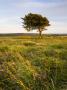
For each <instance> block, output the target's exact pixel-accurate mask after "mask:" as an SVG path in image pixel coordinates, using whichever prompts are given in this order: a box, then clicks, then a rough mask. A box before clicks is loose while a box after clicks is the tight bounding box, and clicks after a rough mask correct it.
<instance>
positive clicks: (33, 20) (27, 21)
mask: <svg viewBox="0 0 67 90" xmlns="http://www.w3.org/2000/svg"><path fill="white" fill-rule="evenodd" d="M21 19H22V20H23V26H24V28H26V30H27V31H30V30H35V29H38V31H39V34H40V36H41V34H42V31H43V30H45V29H46V28H45V27H47V26H49V25H50V24H49V21H48V19H47V18H46V17H43V16H42V15H40V14H32V13H29V14H28V15H25V17H24V18H21Z"/></svg>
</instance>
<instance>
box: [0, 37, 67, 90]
mask: <svg viewBox="0 0 67 90" xmlns="http://www.w3.org/2000/svg"><path fill="white" fill-rule="evenodd" d="M0 90H67V36H43V38H42V39H39V38H38V37H37V36H0Z"/></svg>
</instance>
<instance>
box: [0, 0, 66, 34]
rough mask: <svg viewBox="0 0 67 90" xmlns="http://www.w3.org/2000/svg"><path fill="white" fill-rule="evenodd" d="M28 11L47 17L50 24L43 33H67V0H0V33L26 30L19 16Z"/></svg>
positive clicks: (34, 31) (23, 31)
mask: <svg viewBox="0 0 67 90" xmlns="http://www.w3.org/2000/svg"><path fill="white" fill-rule="evenodd" d="M28 13H36V14H41V15H42V16H45V17H47V18H48V20H49V21H50V24H51V26H49V27H48V28H47V29H48V30H46V31H44V32H43V33H52V34H53V33H54V34H57V33H59V34H60V33H61V34H64V33H65V34H67V0H0V33H25V32H27V31H26V30H25V29H24V28H23V26H22V20H21V17H24V16H25V15H27V14H28ZM31 32H33V33H37V31H36V30H33V31H30V33H31Z"/></svg>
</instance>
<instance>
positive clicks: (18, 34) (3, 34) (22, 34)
mask: <svg viewBox="0 0 67 90" xmlns="http://www.w3.org/2000/svg"><path fill="white" fill-rule="evenodd" d="M35 35H38V33H6V34H5V33H1V34H0V36H35ZM43 35H46V36H67V34H43Z"/></svg>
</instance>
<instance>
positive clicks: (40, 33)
mask: <svg viewBox="0 0 67 90" xmlns="http://www.w3.org/2000/svg"><path fill="white" fill-rule="evenodd" d="M39 37H40V38H42V31H41V29H40V28H39Z"/></svg>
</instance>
